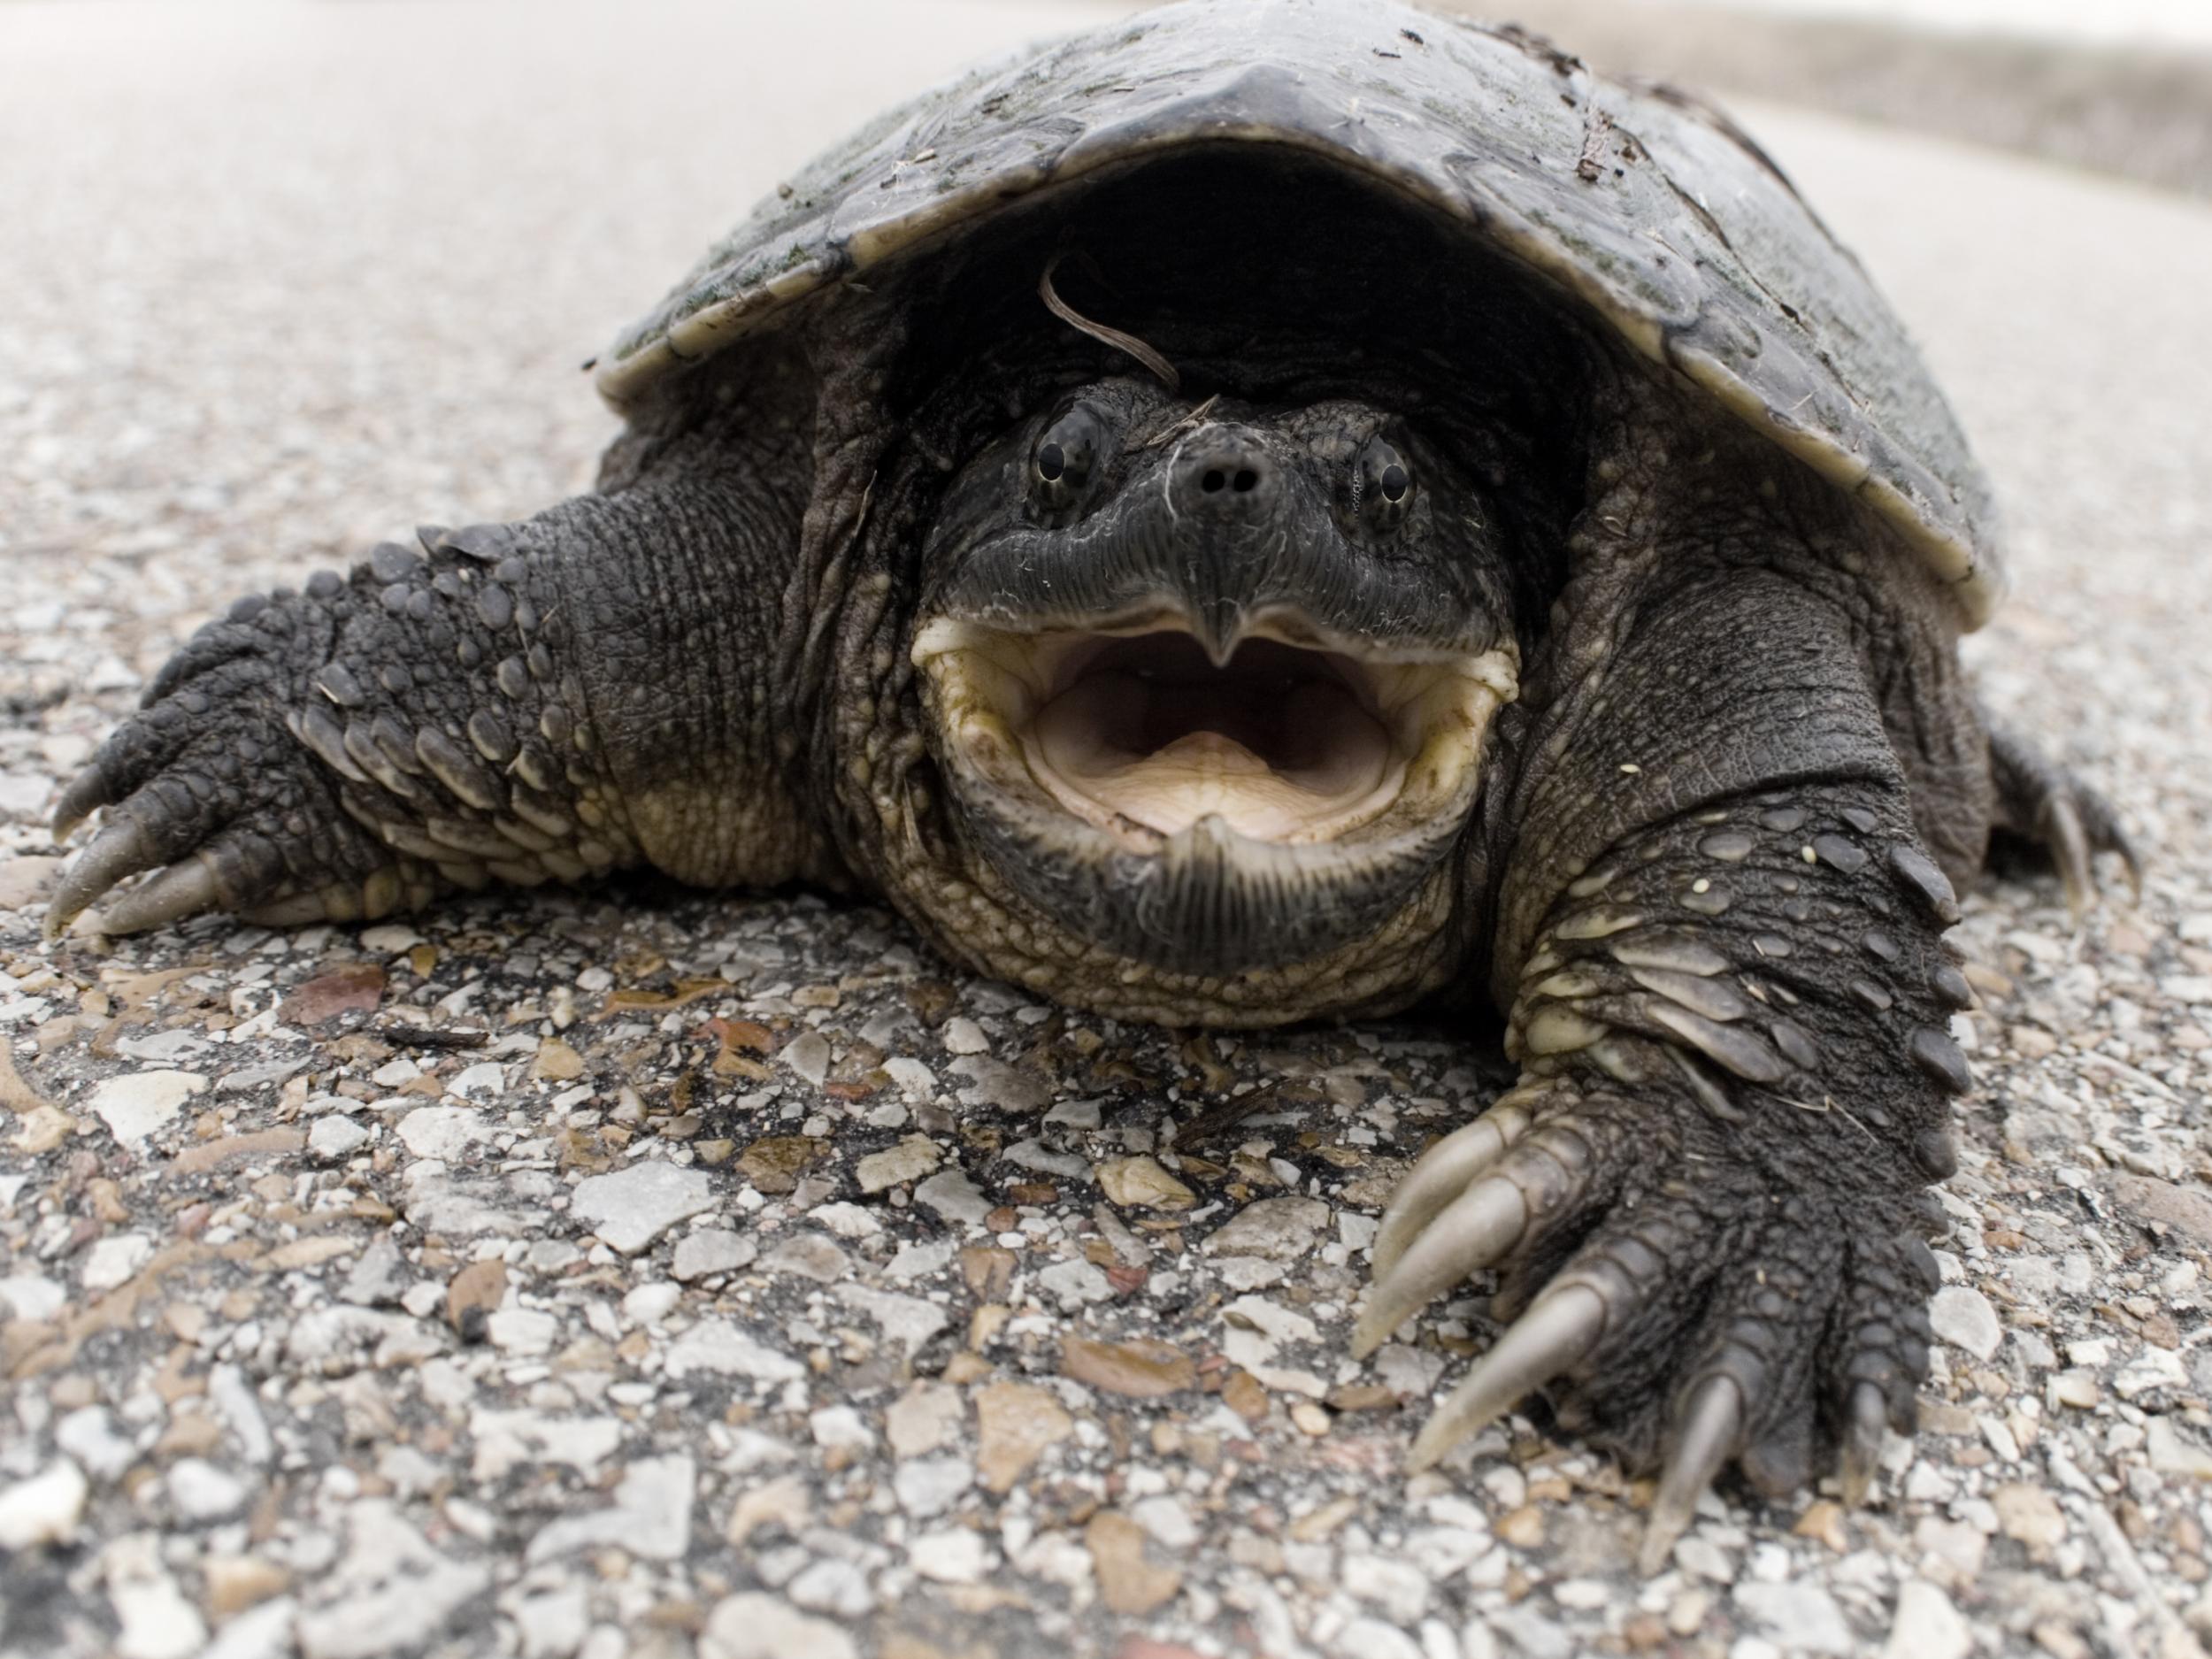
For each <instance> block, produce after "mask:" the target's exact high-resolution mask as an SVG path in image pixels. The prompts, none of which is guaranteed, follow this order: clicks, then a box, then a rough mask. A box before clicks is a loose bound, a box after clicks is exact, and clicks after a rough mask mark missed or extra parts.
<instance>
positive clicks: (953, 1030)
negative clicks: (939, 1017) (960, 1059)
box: [945, 1015, 991, 1054]
mask: <svg viewBox="0 0 2212 1659" xmlns="http://www.w3.org/2000/svg"><path fill="white" fill-rule="evenodd" d="M945 1048H946V1049H947V1051H948V1052H949V1053H952V1054H988V1053H990V1051H991V1040H990V1039H989V1038H988V1037H987V1036H985V1035H984V1034H983V1027H982V1026H980V1025H977V1024H976V1023H975V1021H973V1020H972V1019H970V1018H966V1017H965V1016H964V1015H963V1016H960V1017H958V1018H953V1019H949V1020H947V1021H946V1022H945Z"/></svg>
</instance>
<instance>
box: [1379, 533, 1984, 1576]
mask: <svg viewBox="0 0 2212 1659" xmlns="http://www.w3.org/2000/svg"><path fill="white" fill-rule="evenodd" d="M1641 617H1642V619H1641V623H1640V626H1639V627H1638V628H1637V630H1636V631H1635V632H1634V633H1633V634H1631V635H1630V636H1629V637H1628V638H1627V639H1626V640H1625V641H1623V642H1622V643H1620V644H1619V645H1618V646H1617V649H1614V650H1613V651H1611V652H1609V660H1608V662H1607V664H1606V670H1605V679H1604V687H1603V705H1604V707H1603V713H1602V717H1601V718H1586V719H1583V718H1580V716H1579V712H1578V710H1575V709H1574V707H1573V704H1574V701H1575V700H1574V699H1573V698H1572V697H1564V698H1561V699H1558V700H1557V701H1556V703H1555V705H1554V708H1553V710H1551V711H1550V714H1549V716H1548V718H1549V720H1550V725H1549V726H1548V727H1547V726H1542V725H1540V726H1538V728H1537V732H1536V735H1535V738H1534V739H1533V740H1532V745H1531V747H1532V749H1536V751H1537V752H1538V753H1539V754H1540V762H1539V764H1538V765H1537V766H1536V767H1534V768H1532V774H1531V775H1530V776H1528V777H1525V779H1524V780H1523V781H1522V783H1521V787H1520V788H1519V790H1518V793H1517V810H1520V811H1521V812H1522V813H1523V814H1524V816H1523V817H1522V818H1521V822H1520V827H1519V840H1518V847H1519V848H1520V849H1534V850H1533V851H1528V850H1523V851H1520V852H1517V854H1516V855H1515V857H1516V858H1517V860H1518V861H1519V862H1518V863H1517V864H1514V865H1513V867H1511V868H1509V871H1508V873H1507V876H1506V879H1505V887H1504V890H1503V895H1502V900H1501V921H1500V926H1499V933H1500V941H1501V942H1500V952H1501V959H1500V962H1499V964H1498V966H1499V968H1500V970H1501V971H1502V979H1503V981H1504V983H1505V984H1506V985H1507V986H1508V987H1510V990H1509V995H1507V996H1506V997H1505V999H1504V1000H1506V1001H1507V1002H1509V1006H1510V1010H1511V1012H1510V1017H1509V1039H1508V1043H1509V1053H1511V1054H1512V1055H1513V1056H1515V1057H1516V1058H1517V1060H1518V1061H1519V1062H1520V1064H1521V1065H1522V1067H1523V1074H1522V1078H1521V1081H1520V1084H1519V1086H1518V1087H1516V1088H1515V1089H1514V1090H1512V1091H1511V1092H1510V1093H1509V1094H1507V1095H1506V1096H1504V1097H1503V1098H1502V1099H1501V1100H1500V1101H1499V1102H1497V1103H1496V1105H1495V1106H1494V1107H1493V1108H1492V1109H1491V1110H1490V1111H1489V1112H1488V1113H1487V1114H1486V1116H1485V1117H1483V1118H1481V1119H1479V1121H1477V1122H1476V1123H1474V1124H1472V1125H1469V1126H1468V1127H1466V1128H1464V1129H1462V1130H1460V1131H1459V1132H1458V1133H1455V1134H1453V1135H1451V1136H1448V1138H1446V1139H1445V1140H1444V1141H1440V1142H1439V1143H1438V1144H1437V1145H1436V1146H1435V1147H1433V1148H1431V1149H1430V1150H1429V1151H1428V1153H1427V1154H1426V1155H1425V1156H1424V1157H1423V1159H1422V1160H1421V1161H1420V1162H1419V1164H1417V1166H1416V1167H1415V1169H1414V1171H1412V1172H1411V1174H1409V1177H1408V1178H1407V1179H1406V1181H1405V1183H1404V1185H1403V1186H1402V1188H1401V1190H1400V1192H1399V1193H1398V1194H1396V1196H1395V1198H1394V1202H1393V1203H1392V1205H1391V1208H1390V1210H1389V1212H1388V1214H1387V1215H1386V1218H1385V1221H1384V1224H1383V1226H1382V1229H1381V1232H1380V1233H1379V1235H1378V1238H1377V1241H1376V1245H1375V1248H1374V1274H1375V1286H1374V1289H1373V1290H1372V1292H1371V1295H1370V1298H1369V1302H1368V1305H1367V1307H1366V1309H1365V1310H1364V1312H1363V1318H1362V1319H1361V1321H1360V1325H1359V1327H1358V1331H1357V1333H1356V1339H1355V1352H1356V1353H1357V1354H1360V1355H1364V1354H1366V1353H1368V1352H1371V1350H1372V1349H1373V1348H1376V1347H1377V1346H1378V1345H1379V1344H1380V1343H1381V1342H1383V1341H1384V1340H1386V1339H1387V1338H1389V1336H1390V1335H1391V1334H1392V1333H1393V1332H1394V1331H1395V1330H1396V1329H1397V1328H1398V1327H1399V1326H1400V1325H1401V1324H1402V1322H1404V1321H1405V1320H1406V1319H1407V1318H1408V1317H1409V1316H1411V1315H1412V1314H1414V1313H1415V1312H1416V1311H1417V1310H1419V1309H1420V1308H1421V1307H1422V1306H1423V1305H1424V1304H1425V1302H1428V1301H1429V1300H1430V1299H1431V1298H1432V1297H1433V1296H1435V1295H1438V1294H1441V1293H1443V1292H1445V1291H1446V1290H1448V1289H1449V1288H1450V1287H1451V1286H1455V1285H1456V1284H1457V1283H1459V1282H1460V1281H1461V1280H1463V1279H1465V1278H1467V1277H1468V1276H1469V1275H1471V1274H1474V1273H1477V1272H1480V1271H1485V1270H1486V1269H1490V1268H1493V1267H1495V1268H1498V1269H1500V1270H1501V1271H1502V1284H1501V1290H1500V1294H1499V1295H1498V1297H1497V1298H1496V1300H1495V1301H1494V1304H1493V1310H1494V1312H1495V1313H1497V1314H1498V1315H1499V1317H1506V1318H1513V1323H1511V1324H1510V1325H1509V1327H1508V1329H1507V1330H1506V1332H1505V1333H1504V1334H1503V1335H1502V1337H1501V1338H1500V1339H1499V1340H1498V1342H1497V1343H1496V1345H1495V1346H1494V1348H1492V1349H1491V1350H1490V1351H1489V1352H1488V1353H1487V1354H1486V1355H1485V1356H1483V1357H1482V1358H1481V1359H1480V1360H1479V1361H1478V1362H1477V1363H1476V1364H1475V1366H1474V1368H1473V1370H1472V1371H1471V1373H1470V1374H1469V1375H1468V1377H1467V1378H1466V1379H1465V1380H1464V1381H1463V1383H1462V1384H1461V1385H1460V1386H1459V1388H1458V1390H1457V1392H1456V1393H1455V1394H1453V1395H1452V1396H1451V1398H1450V1399H1449V1400H1448V1402H1447V1403H1446V1404H1445V1405H1444V1406H1443V1407H1442V1408H1441V1409H1440V1410H1439V1411H1438V1413H1437V1414H1436V1416H1435V1417H1433V1418H1432V1420H1431V1421H1430V1423H1429V1424H1428V1425H1427V1426H1426V1427H1425V1429H1424V1430H1423V1431H1422V1432H1421V1434H1420V1436H1419V1438H1418V1440H1417V1441H1416V1443H1415V1446H1414V1448H1413V1454H1412V1464H1413V1466H1414V1467H1415V1468H1425V1467H1427V1466H1429V1465H1430V1464H1432V1463H1435V1462H1436V1461H1437V1460H1438V1459H1439V1458H1440V1457H1441V1456H1443V1455H1445V1454H1446V1453H1447V1452H1448V1450H1449V1449H1450V1448H1452V1447H1453V1446H1455V1444H1457V1443H1459V1442H1460V1441H1462V1440H1464V1439H1465V1438H1467V1437H1468V1436H1471V1435H1472V1434H1473V1433H1475V1432H1478V1431H1479V1429H1480V1428H1482V1427H1483V1426H1484V1425H1486V1424H1487V1423H1489V1422H1490V1421H1492V1420H1493V1419H1494V1418H1495V1417H1498V1416H1500V1415H1501V1414H1502V1413H1503V1412H1504V1411H1506V1410H1507V1409H1509V1408H1510V1407H1512V1406H1513V1405H1514V1404H1515V1403H1516V1402H1517V1401H1518V1400H1519V1399H1520V1398H1521V1397H1522V1396H1523V1395H1525V1394H1528V1393H1530V1392H1531V1391H1532V1390H1536V1389H1539V1388H1542V1389H1545V1390H1547V1392H1548V1394H1549V1396H1550V1398H1551V1399H1552V1401H1553V1402H1554V1404H1555V1408H1556V1410H1557V1414H1558V1417H1559V1421H1560V1423H1561V1425H1562V1426H1563V1427H1565V1428H1567V1429H1569V1430H1570V1431H1573V1432H1581V1433H1583V1434H1585V1435H1586V1436H1587V1437H1589V1438H1590V1439H1592V1440H1594V1441H1595V1442H1596V1443H1598V1444H1600V1445H1601V1446H1603V1447H1606V1448H1610V1449H1612V1450H1613V1451H1615V1452H1616V1453H1617V1454H1618V1455H1620V1456H1621V1458H1622V1459H1623V1460H1624V1462H1625V1463H1627V1464H1629V1465H1630V1466H1631V1467H1632V1468H1637V1469H1646V1468H1653V1467H1658V1468H1662V1469H1663V1471H1664V1472H1663V1478H1662V1479H1661V1483H1660V1486H1659V1491H1658V1497H1657V1500H1656V1502H1655V1508H1654V1509H1653V1512H1652V1515H1651V1517H1650V1521H1649V1526H1648V1531H1647V1538H1646V1543H1645V1547H1644V1549H1643V1552H1642V1556H1641V1566H1642V1568H1643V1570H1644V1571H1646V1572H1650V1571H1656V1570H1657V1569H1658V1568H1659V1567H1660V1566H1662V1565H1663V1563H1665V1561H1666V1559H1667V1558H1668V1556H1669V1555H1670V1553H1671V1549H1672V1547H1673V1544H1674V1541H1675V1540H1676V1539H1677V1538H1678V1536H1679V1534H1680V1532H1681V1531H1682V1529H1683V1528H1684V1527H1685V1526H1686V1525H1687V1524H1688V1522H1689V1519H1690V1517H1691V1514H1692V1511H1693V1509H1694V1505H1695V1503H1696V1502H1697V1499H1698V1497H1699V1495H1700V1494H1701V1492H1702V1491H1703V1490H1704V1488H1705V1486H1707V1484H1708V1483H1709V1481H1710V1480H1712V1479H1713V1478H1714V1477H1715V1476H1716V1475H1717V1474H1718V1473H1719V1472H1720V1471H1722V1470H1723V1469H1724V1468H1725V1467H1726V1466H1727V1465H1729V1464H1730V1463H1736V1464H1737V1465H1739V1466H1740V1469H1741V1470H1742V1471H1743V1473H1744V1474H1745V1475H1746V1476H1747V1478H1748V1479H1749V1480H1750V1482H1751V1483H1752V1485H1753V1486H1755V1487H1756V1488H1758V1489H1759V1490H1761V1491H1762V1492H1764V1493H1767V1494H1786V1493H1788V1492H1790V1491H1792V1490H1793V1489H1794V1488H1796V1487H1797V1486H1800V1485H1801V1484H1803V1483H1804V1482H1806V1481H1808V1480H1809V1479H1812V1478H1813V1477H1814V1476H1815V1475H1816V1473H1818V1472H1820V1471H1823V1470H1824V1469H1825V1468H1827V1467H1830V1466H1832V1464H1833V1463H1837V1462H1839V1463H1840V1465H1841V1470H1840V1472H1841V1477H1842V1485H1843V1488H1844V1491H1845V1494H1846V1495H1847V1497H1848V1498H1849V1499H1851V1500H1852V1501H1854V1502H1856V1501H1858V1500H1859V1499H1861V1498H1863V1495H1864V1493H1865V1491H1866V1488H1867V1485H1868V1482H1869V1480H1870V1476H1871V1473H1872V1471H1873V1469H1874V1467H1875V1463H1876V1459H1877V1456H1878V1453H1879V1451H1880V1448H1881V1444H1882V1437H1883V1434H1884V1432H1886V1429H1889V1428H1894V1429H1896V1430H1897V1431H1899V1432H1910V1431H1911V1429H1912V1427H1913V1426H1914V1423H1915V1418H1916V1401H1915V1393H1916V1388H1917V1386H1918V1385H1919V1383H1920V1381H1921V1380H1922V1379H1923V1378H1924V1375H1925V1372H1926V1367H1927V1358H1928V1343H1929V1340H1930V1332H1929V1327H1928V1324H1927V1318H1926V1314H1925V1311H1924V1303H1925V1301H1926V1298H1927V1296H1928V1295H1929V1294H1930V1293H1931V1292H1932V1290H1933V1289H1934V1287H1935V1282H1936V1280H1935V1272H1934V1262H1933V1258H1932V1255H1931V1253H1930V1251H1929V1249H1928V1248H1927V1245H1926V1244H1925V1243H1924V1240H1923V1239H1922V1237H1921V1236H1920V1234H1921V1233H1922V1232H1923V1230H1924V1226H1925V1223H1926V1217H1927V1215H1928V1213H1929V1212H1928V1210H1927V1206H1928V1205H1929V1203H1930V1202H1932V1201H1931V1200H1930V1199H1929V1198H1928V1196H1927V1194H1925V1193H1924V1186H1925V1184H1926V1183H1928V1182H1930V1181H1932V1180H1938V1179H1942V1178H1943V1177H1944V1176H1946V1175H1947V1174H1949V1173H1950V1172H1951V1171H1952V1169H1953V1167H1954V1163H1955V1156H1954V1151H1953V1145H1952V1141H1951V1135H1950V1126H1949V1118H1950V1102H1951V1100H1952V1099H1953V1097H1955V1096H1956V1095H1958V1094H1962V1093H1964V1092H1965V1091H1966V1090H1967V1088H1968V1087H1970V1076H1969V1072H1968V1069H1967V1064H1966V1060H1965V1057H1964V1056H1963V1055H1962V1053H1961V1052H1960V1049H1959V1046H1958V1044H1957V1043H1956V1042H1955V1041H1953V1039H1952V1037H1951V1035H1950V1032H1949V1029H1948V1027H1949V1022H1950V1019H1951V1017H1952V1015H1953V1014H1954V1012H1955V1011H1956V1010H1961V1009H1963V1008H1965V1007H1966V1006H1967V1005H1968V1004H1969V1002H1970V1000H1971V995H1970V990H1969V988H1968V986H1967V983H1966V980H1965V979H1964V977H1963V976H1962V974H1961V973H1960V972H1959V970H1958V968H1957V966H1956V965H1955V963H1954V961H1953V960H1952V958H1951V956H1950V954H1949V952H1948V949H1947V946H1946V945H1945V943H1944V941H1943V939H1942V934H1943V931H1944V929H1946V928H1947V926H1950V925H1951V924H1952V923H1953V922H1955V921H1956V920H1957V918H1958V910H1957V907H1956V903H1955V898H1954V895H1953V892H1952V888H1951V885H1950V883H1949V881H1948V880H1947V879H1946V877H1945V875H1944V873H1943V872H1942V871H1941V870H1940V869H1939V867H1938V866H1937V864H1936V863H1935V862H1934V861H1933V860H1932V858H1931V857H1930V856H1928V854H1927V853H1926V852H1925V851H1924V849H1923V846H1922V843H1921V841H1920V840H1919V839H1918V837H1917V835H1916V832H1915V828H1914V819H1913V815H1912V810H1911V803H1910V802H1909V798H1908V795H1907V789H1906V785H1905V781H1904V772H1903V771H1902V769H1901V766H1900V765H1899V764H1898V761H1897V757H1896V755H1895V753H1894V751H1893V749H1891V747H1890V745H1889V740H1888V737H1887V734H1886V733H1885V731H1884V729H1883V726H1882V724H1881V719H1880V716H1879V714H1878V710H1877V707H1876V704H1875V702H1874V699H1873V697H1872V695H1871V693H1870V690H1869V688H1868V672H1867V669H1866V667H1865V666H1864V664H1863V663H1862V661H1861V660H1860V658H1859V656H1858V654H1857V645H1856V641H1858V640H1863V639H1864V638H1866V637H1867V634H1866V633H1865V632H1864V631H1863V630H1859V629H1855V627H1854V626H1853V622H1852V619H1851V618H1849V617H1848V615H1847V611H1846V609H1845V608H1844V607H1843V606H1840V605H1838V604H1837V603H1835V602H1834V601H1833V600H1832V598H1830V597H1829V596H1826V595H1818V594H1816V593H1812V592H1809V591H1807V590H1805V589H1804V588H1800V587H1798V586H1796V585H1795V584H1793V582H1791V581H1789V580H1786V579H1785V578H1783V577H1780V576H1776V575H1771V574H1765V573H1759V572H1743V571H1730V572H1725V573H1724V576H1723V577H1722V578H1721V579H1720V580H1710V581H1707V582H1704V583H1701V584H1691V583H1686V584H1685V585H1684V586H1683V588H1680V589H1678V590H1677V591H1676V592H1674V593H1672V594H1662V595H1654V596H1652V597H1649V598H1647V599H1646V600H1645V601H1644V602H1643V605H1642V607H1641ZM1576 719H1579V724H1578V725H1570V724H1569V722H1570V721H1571V720H1576ZM1549 733H1568V734H1571V739H1572V741H1559V742H1554V743H1551V744H1550V745H1549V746H1548V748H1542V749H1538V748H1537V745H1538V744H1540V743H1541V742H1542V741H1543V740H1544V739H1545V738H1546V737H1547V736H1548V734H1549ZM1578 839H1579V840H1580V841H1581V843H1582V846H1583V847H1590V846H1592V844H1593V840H1594V847H1595V849H1601V850H1595V851H1594V853H1592V854H1587V855H1586V854H1585V853H1584V852H1583V851H1582V850H1581V849H1580V848H1578V847H1577V846H1576V845H1575V843H1576V842H1577V841H1578ZM1522 918H1526V919H1522ZM1515 1315H1517V1317H1514V1316H1515Z"/></svg>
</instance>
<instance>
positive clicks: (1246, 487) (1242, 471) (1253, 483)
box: [1236, 466, 1260, 495]
mask: <svg viewBox="0 0 2212 1659" xmlns="http://www.w3.org/2000/svg"><path fill="white" fill-rule="evenodd" d="M1259 481H1260V475H1259V474H1258V473H1257V472H1254V471H1253V470H1252V469H1251V468H1250V467H1248V466H1240V467H1239V468H1238V469H1237V476H1236V487H1237V493H1238V494H1239V495H1244V494H1247V493H1248V492H1249V491H1251V490H1253V489H1255V488H1257V487H1258V485H1259Z"/></svg>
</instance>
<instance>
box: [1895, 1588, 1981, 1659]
mask: <svg viewBox="0 0 2212 1659" xmlns="http://www.w3.org/2000/svg"><path fill="white" fill-rule="evenodd" d="M1973 1650H1974V1632H1972V1631H1970V1630H1969V1629H1968V1628H1967V1624H1966V1621H1965V1620H1964V1619H1962V1618H1961V1617H1959V1614H1958V1609H1956V1608H1955V1607H1953V1606H1952V1605H1951V1598H1950V1597H1949V1596H1947V1595H1946V1594H1943V1592H1942V1591H1941V1590H1939V1589H1938V1588H1937V1587H1936V1586H1934V1585H1932V1584H1930V1583H1929V1582H1928V1581H1927V1580H1926V1579H1925V1578H1913V1579H1909V1580H1908V1581H1907V1582H1906V1583H1905V1584H1904V1585H1902V1586H1900V1587H1899V1589H1898V1592H1897V1615H1896V1617H1894V1618H1893V1620H1892V1621H1891V1622H1890V1627H1889V1640H1888V1641H1886V1643H1884V1644H1883V1647H1882V1659H1966V1655H1968V1654H1970V1653H1971V1652H1972V1651H1973Z"/></svg>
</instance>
